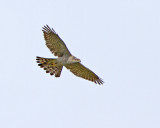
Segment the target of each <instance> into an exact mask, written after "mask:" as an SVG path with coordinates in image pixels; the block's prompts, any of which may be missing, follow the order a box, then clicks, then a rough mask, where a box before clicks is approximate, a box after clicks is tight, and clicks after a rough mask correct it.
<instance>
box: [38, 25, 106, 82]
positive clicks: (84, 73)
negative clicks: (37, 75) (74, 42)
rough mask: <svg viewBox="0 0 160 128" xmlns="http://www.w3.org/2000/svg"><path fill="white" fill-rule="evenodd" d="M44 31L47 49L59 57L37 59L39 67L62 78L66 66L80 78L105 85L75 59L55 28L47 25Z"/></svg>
mask: <svg viewBox="0 0 160 128" xmlns="http://www.w3.org/2000/svg"><path fill="white" fill-rule="evenodd" d="M42 31H43V34H44V38H45V41H46V45H47V47H48V48H49V49H50V51H51V52H52V53H53V54H54V55H55V56H58V58H57V59H51V58H42V57H37V63H39V64H38V66H40V67H41V68H43V69H44V70H46V73H50V75H55V77H60V75H61V71H62V68H63V66H65V67H66V68H67V69H69V70H70V71H71V72H72V73H73V74H74V75H76V76H78V77H81V78H84V79H86V80H89V81H92V82H95V83H96V84H97V83H98V84H103V83H104V82H103V81H102V79H101V78H99V77H98V76H97V75H96V74H95V73H94V72H92V71H91V70H90V69H88V68H86V67H85V66H83V65H82V64H81V63H80V62H81V61H80V59H78V58H76V57H74V56H73V55H72V54H71V53H70V52H69V50H68V48H67V46H66V45H65V43H64V42H63V40H62V39H61V38H60V37H59V36H58V34H56V32H55V31H54V30H53V28H52V29H51V28H50V27H49V26H48V25H46V26H44V27H43V30H42Z"/></svg>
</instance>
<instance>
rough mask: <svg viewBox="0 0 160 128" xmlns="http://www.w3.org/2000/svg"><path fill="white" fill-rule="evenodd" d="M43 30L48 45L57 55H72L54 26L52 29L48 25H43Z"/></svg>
mask: <svg viewBox="0 0 160 128" xmlns="http://www.w3.org/2000/svg"><path fill="white" fill-rule="evenodd" d="M42 31H43V34H44V39H45V41H46V45H47V47H48V48H49V49H50V51H51V52H52V53H53V54H54V55H55V56H58V57H62V56H63V55H64V54H65V55H66V54H67V55H71V53H70V52H69V50H68V48H67V46H66V45H65V43H64V42H63V40H62V39H61V38H60V37H59V36H58V34H57V33H56V32H55V31H54V30H53V28H52V29H51V28H50V27H49V26H48V25H46V26H44V27H43V29H42Z"/></svg>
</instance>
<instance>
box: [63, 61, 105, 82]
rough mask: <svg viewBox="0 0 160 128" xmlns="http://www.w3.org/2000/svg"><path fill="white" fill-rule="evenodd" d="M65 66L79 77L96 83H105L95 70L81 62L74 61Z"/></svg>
mask: <svg viewBox="0 0 160 128" xmlns="http://www.w3.org/2000/svg"><path fill="white" fill-rule="evenodd" d="M65 67H66V68H67V69H69V70H70V71H71V72H72V73H73V74H74V75H76V76H78V77H81V78H84V79H86V80H89V81H92V82H95V83H96V84H97V83H98V84H103V83H104V82H103V81H102V79H100V78H99V77H98V76H97V75H96V74H95V73H94V72H92V71H91V70H89V69H88V68H86V67H85V66H83V65H82V64H81V63H73V64H69V65H66V66H65Z"/></svg>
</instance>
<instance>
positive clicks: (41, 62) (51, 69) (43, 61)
mask: <svg viewBox="0 0 160 128" xmlns="http://www.w3.org/2000/svg"><path fill="white" fill-rule="evenodd" d="M36 60H37V63H38V66H40V67H41V68H43V69H44V70H46V73H50V75H55V77H60V75H61V71H62V68H63V66H62V65H60V64H59V63H58V62H57V59H49V58H42V57H38V56H37V58H36Z"/></svg>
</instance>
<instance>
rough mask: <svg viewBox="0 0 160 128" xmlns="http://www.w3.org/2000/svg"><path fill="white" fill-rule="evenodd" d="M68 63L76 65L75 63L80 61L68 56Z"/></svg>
mask: <svg viewBox="0 0 160 128" xmlns="http://www.w3.org/2000/svg"><path fill="white" fill-rule="evenodd" d="M67 62H68V63H77V62H81V60H80V59H78V58H76V57H75V56H70V57H69V58H68V61H67Z"/></svg>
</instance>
